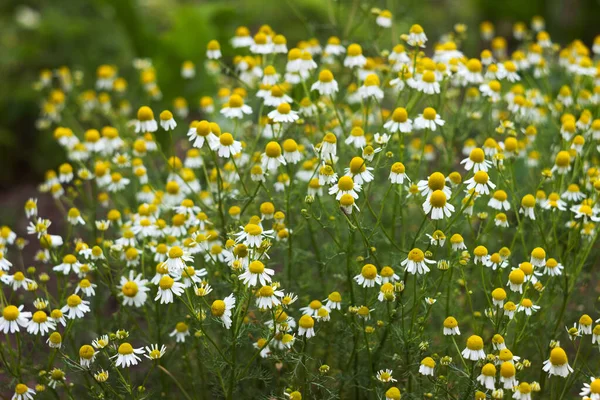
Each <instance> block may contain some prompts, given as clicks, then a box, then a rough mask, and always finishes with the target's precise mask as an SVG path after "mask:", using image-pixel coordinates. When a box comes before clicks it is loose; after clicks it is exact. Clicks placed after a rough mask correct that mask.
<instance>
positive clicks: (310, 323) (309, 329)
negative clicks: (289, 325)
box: [298, 314, 315, 339]
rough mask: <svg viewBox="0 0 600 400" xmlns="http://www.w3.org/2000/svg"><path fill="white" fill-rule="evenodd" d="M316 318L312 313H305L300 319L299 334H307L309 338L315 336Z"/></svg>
mask: <svg viewBox="0 0 600 400" xmlns="http://www.w3.org/2000/svg"><path fill="white" fill-rule="evenodd" d="M314 327H315V320H314V319H313V317H311V316H310V315H306V314H305V315H303V316H301V317H300V320H299V321H298V336H306V338H307V339H310V338H311V337H313V336H315V329H314Z"/></svg>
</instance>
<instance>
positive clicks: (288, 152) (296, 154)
mask: <svg viewBox="0 0 600 400" xmlns="http://www.w3.org/2000/svg"><path fill="white" fill-rule="evenodd" d="M283 158H285V161H286V162H289V163H291V164H297V163H299V162H300V160H302V153H300V150H299V147H298V143H296V141H295V140H294V139H286V140H285V141H284V142H283ZM310 164H311V166H312V165H313V164H312V162H310ZM312 171H314V168H312V167H311V171H310V174H311V176H312ZM307 172H308V171H307Z"/></svg>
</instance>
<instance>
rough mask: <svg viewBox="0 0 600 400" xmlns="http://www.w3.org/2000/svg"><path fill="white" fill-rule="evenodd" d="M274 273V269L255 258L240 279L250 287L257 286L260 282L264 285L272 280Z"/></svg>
mask: <svg viewBox="0 0 600 400" xmlns="http://www.w3.org/2000/svg"><path fill="white" fill-rule="evenodd" d="M274 274H275V271H274V270H273V269H271V268H265V265H264V264H263V263H262V262H261V261H258V260H255V261H252V262H250V264H249V265H248V268H246V270H245V271H244V273H243V274H241V275H240V276H239V279H240V280H241V281H242V282H243V283H244V285H246V286H248V287H252V286H256V285H257V284H258V283H260V285H261V286H264V285H266V284H267V283H270V282H271V279H272V278H271V277H272V276H273V275H274Z"/></svg>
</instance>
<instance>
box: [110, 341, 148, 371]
mask: <svg viewBox="0 0 600 400" xmlns="http://www.w3.org/2000/svg"><path fill="white" fill-rule="evenodd" d="M138 354H144V348H143V347H139V348H137V349H136V348H133V346H131V344H129V343H127V342H125V343H121V345H120V346H119V349H118V351H117V354H115V355H114V356H112V357H111V358H112V359H114V358H116V359H117V360H116V361H115V367H121V368H128V367H130V366H133V365H137V364H138V363H139V362H140V361H142V359H141V358H140V357H138Z"/></svg>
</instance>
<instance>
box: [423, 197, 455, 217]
mask: <svg viewBox="0 0 600 400" xmlns="http://www.w3.org/2000/svg"><path fill="white" fill-rule="evenodd" d="M423 211H424V212H425V214H431V219H432V220H438V219H444V216H446V218H449V217H450V215H452V213H453V212H454V206H453V205H452V204H450V203H448V202H447V197H446V193H444V191H442V190H435V191H434V192H433V193H432V194H431V196H429V197H428V198H427V199H426V200H425V202H424V203H423Z"/></svg>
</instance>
